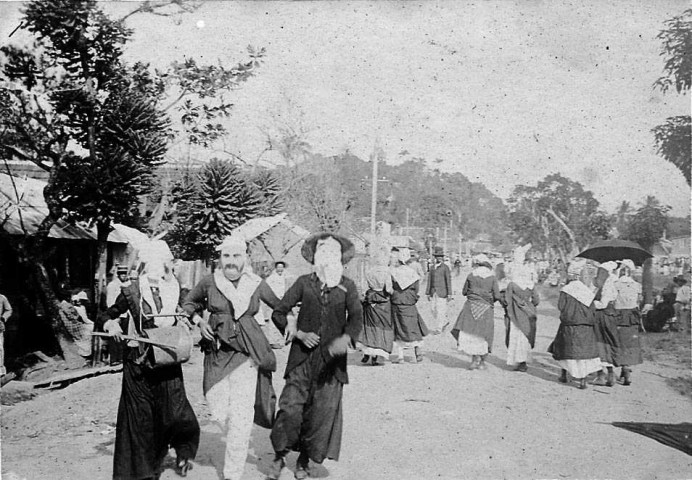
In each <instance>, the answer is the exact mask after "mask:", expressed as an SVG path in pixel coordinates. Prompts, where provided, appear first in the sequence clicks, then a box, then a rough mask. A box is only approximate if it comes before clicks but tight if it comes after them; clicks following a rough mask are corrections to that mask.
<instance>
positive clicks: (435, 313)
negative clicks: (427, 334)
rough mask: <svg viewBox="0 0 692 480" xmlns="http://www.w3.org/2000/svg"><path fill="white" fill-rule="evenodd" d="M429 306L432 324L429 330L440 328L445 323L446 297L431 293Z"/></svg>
mask: <svg viewBox="0 0 692 480" xmlns="http://www.w3.org/2000/svg"><path fill="white" fill-rule="evenodd" d="M430 307H431V308H432V322H431V323H432V325H430V330H442V327H444V326H445V325H446V324H447V299H446V298H442V297H438V296H437V294H436V293H433V295H432V297H431V298H430Z"/></svg>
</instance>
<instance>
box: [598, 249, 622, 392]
mask: <svg viewBox="0 0 692 480" xmlns="http://www.w3.org/2000/svg"><path fill="white" fill-rule="evenodd" d="M616 268H617V263H615V262H612V261H611V262H604V263H602V264H601V265H600V266H599V267H598V272H597V273H596V278H595V280H594V285H595V286H596V289H597V290H596V295H595V297H594V306H595V307H596V329H595V332H596V345H597V346H598V357H599V358H600V359H601V365H602V368H601V370H599V371H598V375H597V377H596V379H595V380H594V382H593V383H594V385H605V386H607V387H612V386H614V385H615V374H614V372H613V362H614V354H615V350H616V349H617V347H618V334H617V312H616V311H615V307H614V302H615V298H616V297H617V290H616V289H615V280H616V279H617V277H616V276H615V274H614V270H615V269H616ZM604 370H605V372H604ZM606 372H607V377H606Z"/></svg>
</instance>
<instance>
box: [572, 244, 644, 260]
mask: <svg viewBox="0 0 692 480" xmlns="http://www.w3.org/2000/svg"><path fill="white" fill-rule="evenodd" d="M577 257H581V258H588V259H589V260H596V261H597V262H599V263H603V262H609V261H613V260H624V259H625V258H629V259H630V260H632V261H633V262H634V264H635V265H641V264H642V263H644V260H646V259H647V258H652V257H653V255H651V253H649V252H647V251H646V250H644V249H643V248H642V247H641V245H639V244H638V243H635V242H631V241H629V240H620V239H617V238H616V239H612V240H602V241H600V242H596V243H595V244H593V245H592V246H590V247H589V248H587V249H586V250H584V251H583V252H581V253H580V254H579V255H577Z"/></svg>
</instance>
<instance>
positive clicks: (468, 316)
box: [450, 300, 495, 352]
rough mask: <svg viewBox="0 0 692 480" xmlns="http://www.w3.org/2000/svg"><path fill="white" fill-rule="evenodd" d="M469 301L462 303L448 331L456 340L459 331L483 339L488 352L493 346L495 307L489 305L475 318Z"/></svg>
mask: <svg viewBox="0 0 692 480" xmlns="http://www.w3.org/2000/svg"><path fill="white" fill-rule="evenodd" d="M471 302H472V301H471V300H467V301H466V303H464V306H463V307H462V309H461V312H459V316H458V317H457V321H456V323H455V324H454V327H452V330H451V332H450V333H451V334H452V336H453V337H454V338H455V339H457V340H459V332H463V333H464V334H467V335H468V336H470V337H473V338H476V339H481V340H484V341H485V342H486V343H487V344H488V352H490V351H492V348H493V337H494V336H495V309H494V308H493V307H492V306H490V307H489V308H487V309H486V310H485V311H484V312H483V313H482V314H481V315H479V316H478V318H476V316H475V315H474V313H473V311H472V306H471Z"/></svg>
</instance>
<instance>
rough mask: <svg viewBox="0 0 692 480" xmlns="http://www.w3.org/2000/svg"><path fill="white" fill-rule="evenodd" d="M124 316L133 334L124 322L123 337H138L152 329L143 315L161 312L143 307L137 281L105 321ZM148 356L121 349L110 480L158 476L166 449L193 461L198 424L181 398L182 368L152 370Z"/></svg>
mask: <svg viewBox="0 0 692 480" xmlns="http://www.w3.org/2000/svg"><path fill="white" fill-rule="evenodd" d="M140 305H141V307H142V308H141V310H140ZM128 311H129V312H130V314H131V315H132V318H133V319H134V325H135V329H136V330H137V331H136V332H129V331H128V324H129V321H128V320H127V317H125V318H123V319H121V320H120V326H121V328H122V330H123V332H124V333H125V334H128V335H135V334H138V335H139V336H141V335H142V334H143V332H142V329H149V328H156V325H155V324H154V320H153V318H147V317H146V315H151V314H152V313H154V312H158V311H160V307H159V308H156V306H154V307H153V308H152V306H150V305H149V304H148V303H146V302H145V301H142V299H141V297H140V292H139V282H137V281H136V280H133V281H132V283H131V285H130V286H129V287H125V288H123V290H122V293H121V294H120V295H119V296H118V298H117V300H116V301H115V304H114V305H112V306H111V307H110V308H109V309H108V311H107V315H108V317H110V318H111V319H117V318H118V317H120V316H121V315H123V314H124V313H126V312H128ZM146 352H147V350H146V349H143V348H142V349H140V347H125V352H124V363H123V383H122V390H121V394H120V403H119V405H118V419H117V422H116V428H115V453H114V456H113V480H137V479H143V478H149V477H154V476H155V475H158V474H159V473H161V469H162V463H163V459H164V458H165V457H166V454H167V453H168V448H169V447H173V448H174V449H175V450H176V453H177V456H178V457H179V458H186V459H194V458H195V455H196V454H197V447H198V446H199V435H200V430H199V423H198V422H197V417H196V416H195V412H194V411H193V410H192V406H190V402H189V401H188V399H187V396H186V394H185V385H184V383H183V371H182V368H181V366H180V365H169V366H163V367H157V368H155V369H154V368H151V367H150V364H149V361H150V360H149V359H148V358H147V356H148V354H147V353H146ZM149 354H150V353H149Z"/></svg>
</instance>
